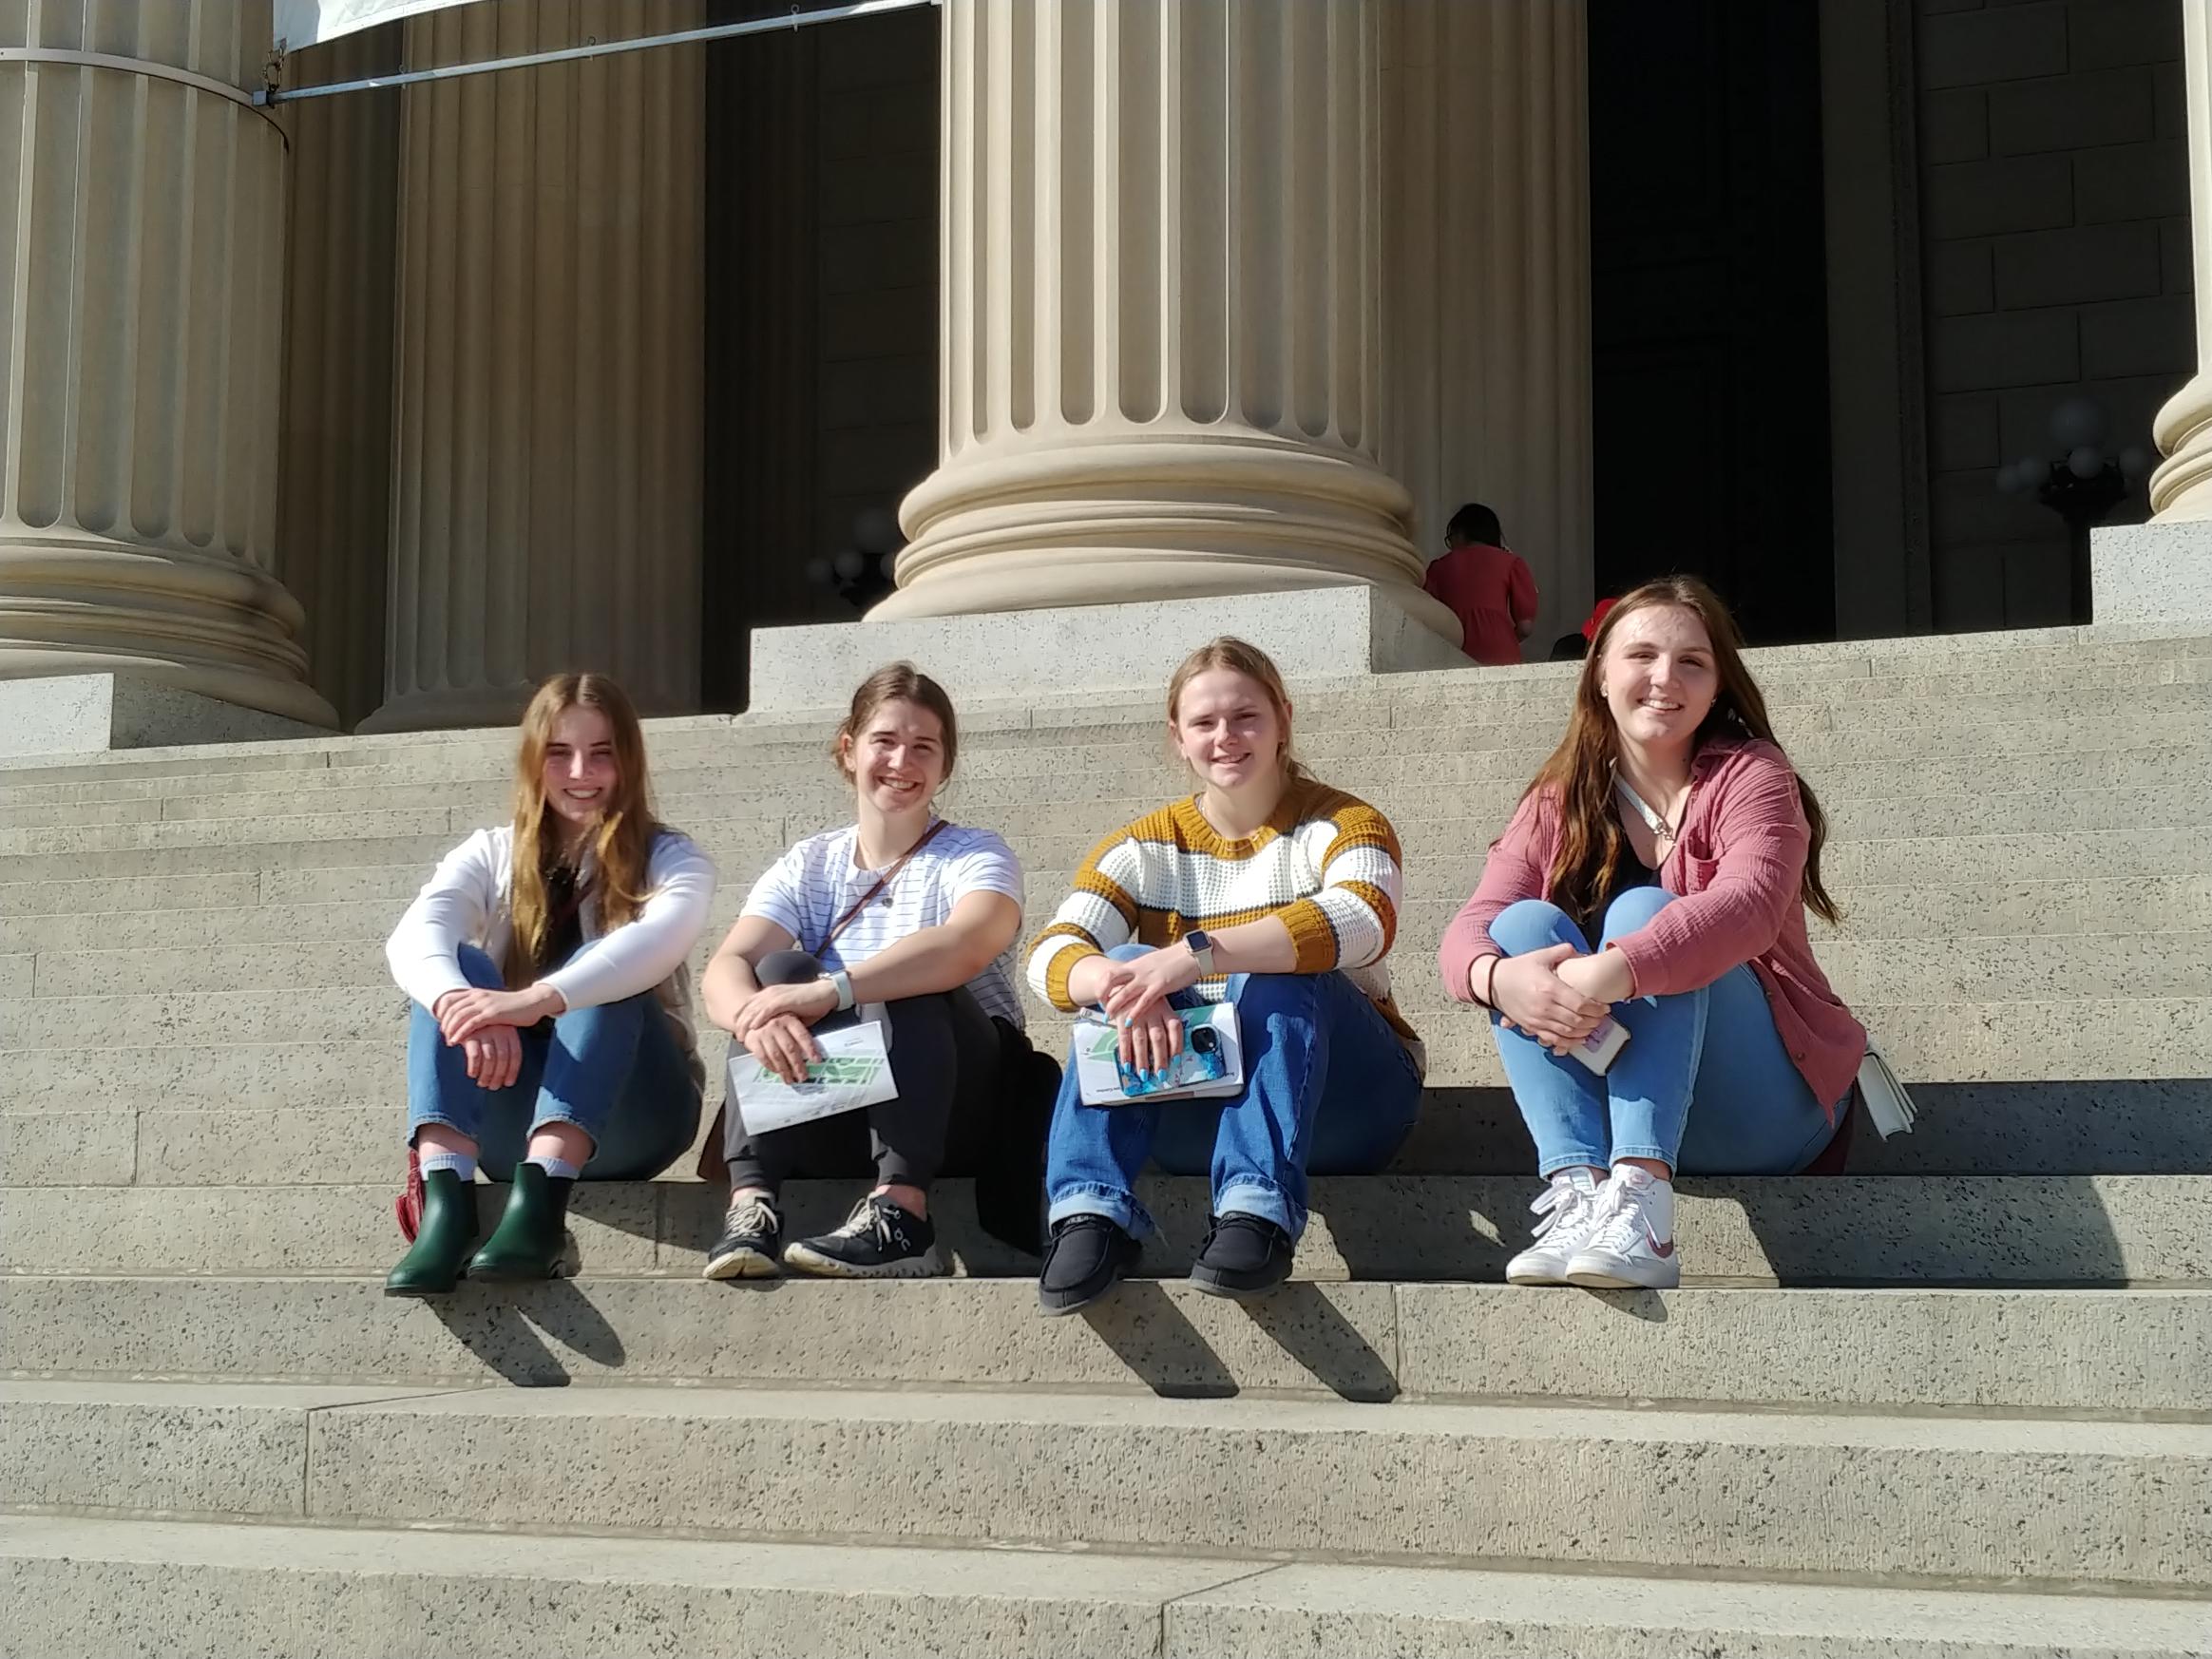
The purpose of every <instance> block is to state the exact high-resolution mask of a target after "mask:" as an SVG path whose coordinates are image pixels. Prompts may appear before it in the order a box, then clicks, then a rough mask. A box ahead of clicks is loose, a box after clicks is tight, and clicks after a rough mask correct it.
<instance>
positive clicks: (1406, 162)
mask: <svg viewBox="0 0 2212 1659" xmlns="http://www.w3.org/2000/svg"><path fill="white" fill-rule="evenodd" d="M1383 16H1384V28H1383V53H1384V56H1383V112H1384V113H1383V120H1384V127H1383V191H1384V194H1383V285H1384V286H1383V331H1384V332H1383V360H1384V362H1385V364H1386V365H1387V367H1388V372H1387V373H1386V375H1385V377H1384V391H1385V396H1384V400H1383V415H1384V421H1383V433H1382V440H1381V445H1380V451H1379V453H1380V459H1381V461H1382V463H1383V466H1384V467H1387V468H1388V469H1389V471H1390V473H1391V474H1392V476H1394V477H1396V478H1398V479H1399V480H1400V481H1401V482H1402V483H1403V484H1404V485H1405V486H1406V488H1407V490H1408V491H1409V492H1410V493H1411V495H1412V497H1413V523H1414V540H1415V544H1416V545H1417V546H1418V547H1419V548H1420V550H1421V557H1422V558H1423V559H1433V558H1435V557H1436V556H1437V555H1438V554H1440V552H1442V551H1443V536H1444V524H1445V522H1446V521H1447V520H1448V519H1449V518H1450V517H1451V515H1452V513H1453V511H1454V510H1455V509H1456V508H1457V507H1458V506H1459V504H1460V503H1462V502H1467V501H1479V502H1483V503H1485V504H1487V505H1490V506H1492V507H1495V508H1496V509H1497V515H1498V517H1499V519H1500V520H1501V521H1502V522H1503V524H1504V525H1505V535H1506V541H1507V542H1508V543H1510V544H1511V545H1512V546H1513V547H1514V548H1515V549H1516V551H1517V552H1518V553H1519V554H1520V555H1521V556H1522V557H1523V558H1524V559H1526V560H1527V561H1528V563H1529V567H1530V569H1531V570H1532V571H1533V572H1534V573H1535V579H1536V587H1537V590H1538V592H1539V593H1540V594H1541V596H1542V605H1541V609H1540V610H1539V611H1538V613H1537V619H1536V627H1535V632H1534V633H1533V634H1532V635H1531V636H1530V641H1529V643H1530V645H1531V646H1532V647H1534V648H1535V654H1536V655H1538V656H1541V655H1542V651H1543V648H1544V647H1545V646H1546V645H1547V644H1548V643H1549V642H1550V641H1551V639H1554V637H1555V636H1557V635H1559V634H1562V633H1565V632H1567V631H1569V630H1570V629H1573V628H1577V627H1579V626H1581V623H1582V619H1583V618H1584V617H1586V616H1588V615H1589V614H1590V605H1591V601H1592V576H1591V570H1592V565H1591V548H1592V536H1591V524H1592V495H1591V368H1590V353H1591V348H1590V111H1589V82H1590V47H1589V14H1588V10H1587V8H1586V6H1585V5H1584V3H1583V0H1539V3H1538V4H1535V5H1489V4H1474V5H1470V4H1467V3H1466V0H1390V4H1389V5H1388V6H1387V7H1386V9H1385V10H1384V13H1383Z"/></svg>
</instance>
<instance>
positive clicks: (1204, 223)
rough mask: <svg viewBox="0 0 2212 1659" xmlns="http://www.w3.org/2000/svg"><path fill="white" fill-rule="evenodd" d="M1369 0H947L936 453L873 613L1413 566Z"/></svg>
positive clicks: (1413, 585)
mask: <svg viewBox="0 0 2212 1659" xmlns="http://www.w3.org/2000/svg"><path fill="white" fill-rule="evenodd" d="M1380 25H1381V8H1380V3H1379V0H1171V3H1167V4H1163V3H1162V0H947V3H946V5H945V6H944V24H943V30H944V35H943V38H944V47H943V50H944V127H943V133H944V162H943V164H944V193H943V207H944V247H943V257H944V281H943V296H944V299H943V304H944V324H943V339H942V354H943V365H944V368H943V377H942V384H941V388H940V396H941V400H942V410H943V418H944V429H943V434H942V448H941V455H942V459H941V464H940V466H939V468H938V470H937V471H936V472H935V473H934V474H932V475H931V476H930V477H929V478H928V479H927V480H926V481H925V482H924V483H923V484H922V485H921V486H919V487H917V488H916V489H915V490H914V491H913V492H912V493H911V494H910V495H909V496H908V497H907V498H906V503H905V505H904V508H903V510H902V513H901V517H902V520H903V522H904V524H905V525H906V532H907V534H908V535H909V536H910V537H911V538H912V542H911V543H910V545H909V546H908V547H907V549H906V553H905V554H904V555H903V556H902V557H901V558H900V561H899V564H898V580H899V591H898V592H897V593H895V594H893V595H892V596H891V597H890V598H889V599H888V600H887V601H884V603H883V604H881V605H879V606H878V607H877V608H876V609H875V611H874V612H873V613H871V615H872V616H874V617H877V618H903V617H926V616H942V615H948V614H959V613H967V612H977V611H1001V610H1019V609H1032V608H1037V607H1041V606H1047V605H1075V604H1097V603H1108V602H1115V601H1128V600H1157V599H1174V598H1193V597H1202V596H1208V595H1218V594H1235V593H1250V592H1258V591H1265V590H1278V589H1287V588H1300V587H1318V586H1327V585H1334V584H1347V583H1370V584H1373V585H1375V586H1377V587H1379V588H1382V589H1384V590H1386V591H1388V592H1389V593H1391V594H1392V595H1393V596H1394V597H1396V598H1397V599H1399V600H1400V601H1402V603H1403V604H1404V605H1405V607H1406V608H1407V609H1408V610H1410V611H1413V612H1415V613H1417V614H1418V615H1419V616H1420V618H1421V620H1422V621H1424V622H1426V623H1427V624H1428V625H1430V626H1432V627H1434V628H1435V629H1436V630H1437V632H1439V633H1440V634H1442V635H1444V636H1445V637H1446V638H1449V639H1457V638H1458V635H1459V624H1458V623H1457V621H1456V620H1453V619H1452V617H1451V616H1450V614H1449V613H1448V612H1446V611H1445V610H1444V608H1443V607H1442V606H1440V605H1438V604H1436V603H1435V602H1434V601H1430V600H1429V599H1428V598H1427V597H1426V596H1425V595H1423V594H1421V592H1420V591H1419V588H1418V583H1419V582H1420V580H1421V559H1420V557H1419V556H1418V555H1417V554H1416V553H1415V552H1414V550H1413V547H1412V545H1411V543H1409V542H1408V541H1407V539H1406V513H1407V510H1408V506H1409V505H1410V504H1409V502H1408V500H1407V497H1406V493H1405V491H1404V489H1403V487H1402V486H1400V485H1399V484H1398V483H1397V482H1396V481H1395V480H1394V479H1392V478H1391V477H1390V476H1389V474H1388V473H1386V472H1385V471H1384V470H1383V468H1382V467H1380V466H1378V465H1377V463H1376V448H1375V447H1376V432H1377V424H1378V421H1379V418H1380V416H1381V412H1382V407H1383V389H1382V387H1381V385H1380V383H1379V382H1380V372H1381V314H1380V308H1379V306H1378V304H1377V291H1378V283H1379V273H1378V262H1379V257H1380V251H1381V246H1382V213H1381V190H1380V179H1379V175H1380V170H1381V161H1382V150H1381V134H1382V124H1383V110H1382V106H1381V80H1380V73H1379V71H1380V67H1381V56H1380V52H1381V42H1380Z"/></svg>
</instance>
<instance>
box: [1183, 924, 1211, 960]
mask: <svg viewBox="0 0 2212 1659" xmlns="http://www.w3.org/2000/svg"><path fill="white" fill-rule="evenodd" d="M1183 943H1184V944H1188V945H1189V946H1190V947H1191V954H1192V956H1202V955H1204V954H1205V953H1206V952H1207V951H1210V950H1211V949H1212V948H1213V937H1212V935H1211V934H1208V933H1200V932H1197V931H1195V930H1193V931H1192V932H1189V933H1186V934H1184V935H1183Z"/></svg>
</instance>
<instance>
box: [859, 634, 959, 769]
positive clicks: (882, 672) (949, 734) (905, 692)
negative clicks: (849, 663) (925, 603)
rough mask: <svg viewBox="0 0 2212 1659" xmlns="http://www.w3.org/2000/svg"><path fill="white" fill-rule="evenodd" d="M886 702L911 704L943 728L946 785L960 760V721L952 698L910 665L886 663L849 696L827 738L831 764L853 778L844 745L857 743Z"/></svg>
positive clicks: (906, 663)
mask: <svg viewBox="0 0 2212 1659" xmlns="http://www.w3.org/2000/svg"><path fill="white" fill-rule="evenodd" d="M886 703H912V704H913V705H914V706H915V707H916V708H918V709H927V710H928V711H929V712H930V713H931V714H933V715H936V716H937V723H938V724H939V725H940V726H942V727H944V781H945V782H946V783H950V782H951V781H952V769H953V766H954V764H955V763H956V762H957V761H958V760H959V759H960V721H959V719H958V718H957V717H956V716H955V715H953V712H952V699H951V698H950V697H948V696H945V695H944V687H943V686H941V685H939V684H938V683H937V682H936V681H935V680H933V679H931V678H930V677H928V676H927V675H926V674H924V673H923V672H922V671H921V670H920V669H919V668H916V667H915V666H914V665H913V664H912V663H911V662H888V663H886V664H885V665H884V666H883V667H881V668H879V669H877V670H876V671H875V672H874V673H873V674H871V675H869V676H868V677H867V678H866V679H864V680H862V681H861V682H860V685H859V687H858V688H857V689H856V690H855V691H854V692H853V694H852V707H851V709H850V710H849V711H848V712H847V714H846V716H845V724H843V725H842V726H840V727H838V728H837V734H836V735H835V736H834V737H832V738H830V739H829V759H830V762H831V764H833V765H834V766H835V767H836V768H837V770H838V771H839V772H843V773H844V774H845V776H846V777H847V778H848V779H850V778H851V777H852V776H853V775H854V771H853V768H852V767H851V766H849V765H848V764H847V763H846V758H845V752H846V746H847V745H848V744H850V743H857V742H859V741H860V734H862V733H863V732H865V731H867V730H868V722H869V721H870V720H872V719H874V718H875V716H876V711H877V710H878V709H880V708H882V707H883V706H884V705H885V704H886Z"/></svg>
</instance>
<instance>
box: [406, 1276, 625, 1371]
mask: <svg viewBox="0 0 2212 1659" xmlns="http://www.w3.org/2000/svg"><path fill="white" fill-rule="evenodd" d="M429 1306H431V1307H432V1308H433V1309H434V1310H435V1312H436V1313H437V1316H438V1320H439V1322H440V1323H441V1324H442V1325H445V1327H446V1328H447V1330H448V1331H449V1332H451V1333H452V1336H453V1338H454V1340H455V1341H456V1342H458V1343H460V1344H461V1345H462V1346H463V1347H465V1348H467V1350H468V1351H469V1353H470V1354H472V1355H474V1356H475V1357H476V1359H477V1361H478V1362H479V1363H482V1364H483V1365H484V1366H485V1367H486V1369H488V1370H490V1371H491V1372H493V1373H494V1374H495V1375H497V1376H499V1377H500V1378H501V1379H503V1380H504V1381H505V1382H507V1383H511V1384H513V1385H514V1386H515V1387H517V1388H564V1387H566V1386H567V1385H568V1383H569V1382H570V1381H571V1380H572V1374H571V1371H570V1362H569V1361H568V1360H565V1359H563V1357H562V1354H561V1353H560V1352H559V1351H557V1350H556V1348H555V1347H553V1346H549V1345H548V1344H547V1341H546V1339H547V1338H550V1339H551V1340H552V1342H553V1343H554V1344H559V1348H562V1349H565V1350H566V1351H567V1352H568V1353H569V1354H571V1355H574V1356H576V1357H577V1358H579V1359H582V1360H583V1361H586V1362H588V1363H589V1365H590V1366H591V1367H593V1368H596V1369H604V1370H610V1371H612V1370H620V1368H621V1365H622V1363H623V1362H624V1361H625V1360H626V1359H627V1358H628V1350H627V1349H626V1348H625V1347H624V1346H623V1344H622V1339H621V1336H620V1333H618V1332H617V1331H616V1329H615V1327H614V1326H613V1325H609V1324H608V1323H607V1321H606V1317H605V1316H604V1315H603V1314H601V1312H600V1310H599V1309H598V1308H597V1307H596V1306H593V1305H592V1301H591V1298H590V1297H589V1296H588V1295H586V1294H585V1293H584V1291H583V1289H582V1287H581V1286H579V1285H578V1284H576V1282H575V1281H573V1280H571V1279H565V1278H563V1279H548V1280H546V1281H544V1282H543V1284H533V1285H472V1284H470V1283H468V1281H467V1280H463V1281H462V1282H461V1284H460V1286H459V1287H457V1288H456V1289H455V1290H454V1292H453V1294H452V1295H451V1296H448V1297H442V1298H439V1299H437V1300H435V1301H432V1302H431V1303H430V1304H429Z"/></svg>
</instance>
